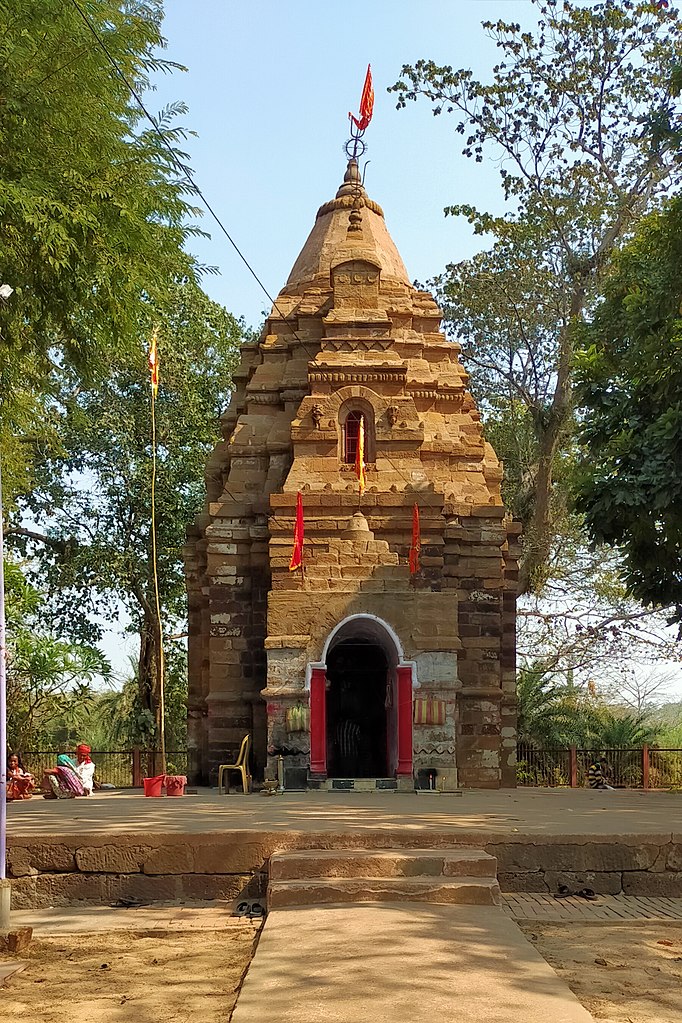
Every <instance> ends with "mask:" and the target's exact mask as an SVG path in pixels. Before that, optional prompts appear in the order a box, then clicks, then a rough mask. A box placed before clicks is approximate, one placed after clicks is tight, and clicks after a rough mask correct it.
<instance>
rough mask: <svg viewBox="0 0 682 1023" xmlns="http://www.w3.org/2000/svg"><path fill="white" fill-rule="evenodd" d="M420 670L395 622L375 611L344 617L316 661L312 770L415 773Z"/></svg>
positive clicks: (369, 774) (312, 684) (311, 672)
mask: <svg viewBox="0 0 682 1023" xmlns="http://www.w3.org/2000/svg"><path fill="white" fill-rule="evenodd" d="M413 676H414V663H413V662H412V661H406V660H405V658H404V654H403V649H402V644H401V643H400V640H399V638H398V636H397V634H396V633H395V632H394V630H393V629H392V628H391V626H390V625H388V623H387V622H385V621H383V620H382V619H381V618H378V617H377V616H376V615H370V614H356V615H350V616H349V617H348V618H345V619H344V620H343V621H341V622H339V624H338V625H336V626H335V627H334V628H333V629H332V631H331V632H330V633H329V636H328V637H327V639H326V641H325V644H324V648H323V651H322V659H321V660H320V661H318V662H316V663H314V664H310V665H309V668H308V681H309V684H310V712H311V713H310V770H311V774H313V775H316V776H317V777H325V778H326V777H327V776H331V777H357V778H362V777H397V776H406V775H407V776H411V775H412V686H413Z"/></svg>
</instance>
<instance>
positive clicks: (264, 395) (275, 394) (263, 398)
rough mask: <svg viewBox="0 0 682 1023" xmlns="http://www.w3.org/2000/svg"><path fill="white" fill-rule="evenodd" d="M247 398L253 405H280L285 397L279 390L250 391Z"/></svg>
mask: <svg viewBox="0 0 682 1023" xmlns="http://www.w3.org/2000/svg"><path fill="white" fill-rule="evenodd" d="M246 400H247V402H249V403H250V404H252V405H280V404H281V402H282V400H283V399H282V395H281V394H280V393H279V391H262V392H258V391H250V392H248V393H247V395H246Z"/></svg>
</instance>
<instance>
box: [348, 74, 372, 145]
mask: <svg viewBox="0 0 682 1023" xmlns="http://www.w3.org/2000/svg"><path fill="white" fill-rule="evenodd" d="M373 111H374V86H373V85H372V65H371V64H368V65H367V74H366V75H365V84H364V86H363V89H362V96H361V97H360V117H355V116H354V115H353V114H351V113H350V111H349V113H348V116H349V117H350V119H351V121H352V122H353V124H354V125H355V127H356V128H357V130H358V131H364V130H365V128H366V127H367V126H368V124H369V122H370V121H371V120H372V113H373Z"/></svg>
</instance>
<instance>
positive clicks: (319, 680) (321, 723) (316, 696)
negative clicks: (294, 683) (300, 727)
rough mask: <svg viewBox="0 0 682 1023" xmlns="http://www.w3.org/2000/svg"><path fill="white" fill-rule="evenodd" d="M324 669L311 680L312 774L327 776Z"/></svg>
mask: <svg viewBox="0 0 682 1023" xmlns="http://www.w3.org/2000/svg"><path fill="white" fill-rule="evenodd" d="M326 684H327V682H326V673H325V670H324V668H313V669H312V674H311V678H310V773H311V774H317V775H323V776H324V777H326V776H327V693H326Z"/></svg>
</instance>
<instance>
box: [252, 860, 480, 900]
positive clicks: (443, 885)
mask: <svg viewBox="0 0 682 1023" xmlns="http://www.w3.org/2000/svg"><path fill="white" fill-rule="evenodd" d="M496 868H497V862H496V860H495V857H494V856H490V855H488V854H487V853H486V852H483V851H482V850H480V849H466V848H461V849H457V848H454V849H400V850H397V849H374V850H372V849H334V850H314V849H309V850H302V851H300V852H286V853H275V854H274V855H273V856H272V857H271V860H270V882H269V886H268V904H269V907H270V909H278V908H283V907H285V906H313V905H329V904H333V903H344V902H345V903H347V902H429V903H434V904H442V905H455V904H459V905H462V904H465V905H477V906H498V905H499V904H500V888H499V885H498V883H497V877H496Z"/></svg>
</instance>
